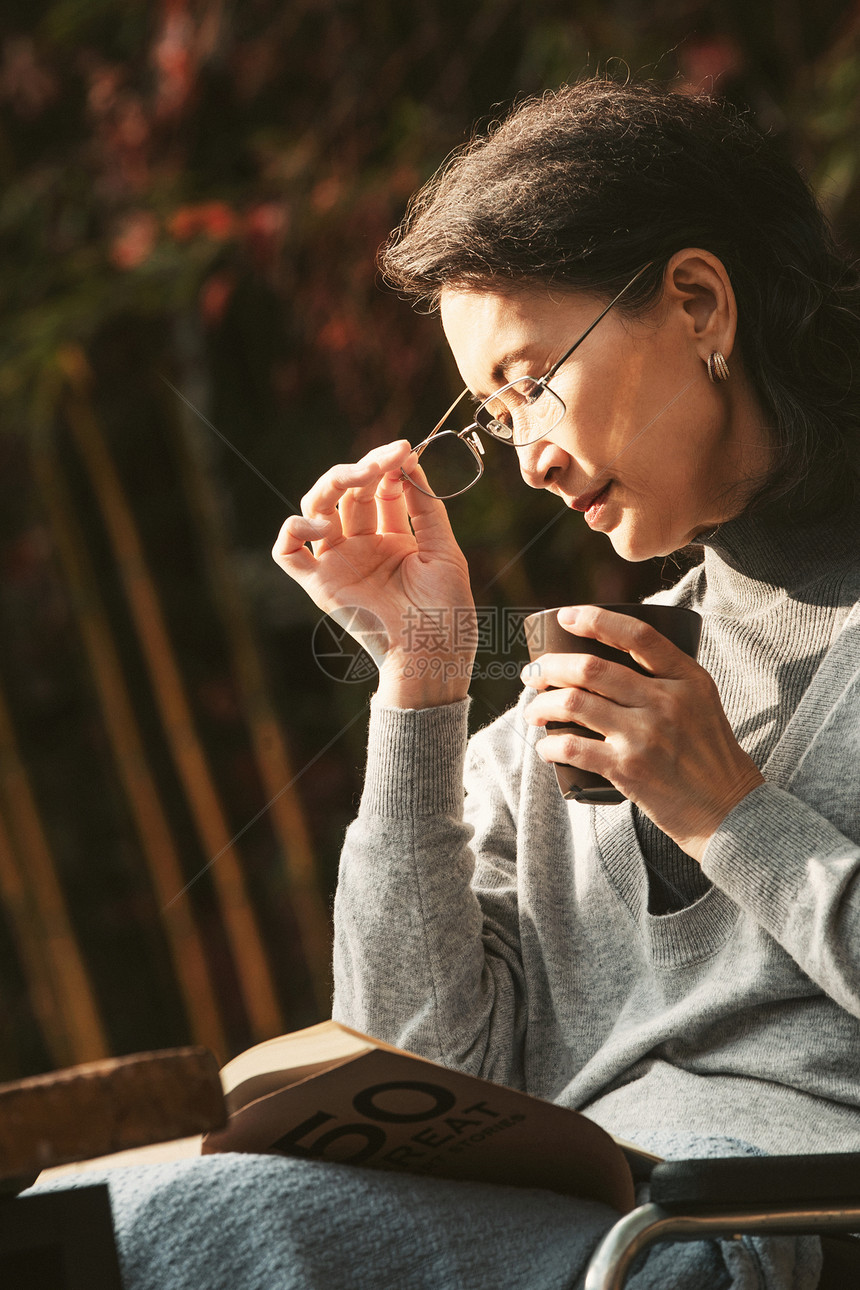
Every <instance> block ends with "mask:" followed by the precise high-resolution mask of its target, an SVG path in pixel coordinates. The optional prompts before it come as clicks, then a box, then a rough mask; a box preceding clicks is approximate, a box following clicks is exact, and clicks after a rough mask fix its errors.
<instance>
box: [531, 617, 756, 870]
mask: <svg viewBox="0 0 860 1290" xmlns="http://www.w3.org/2000/svg"><path fill="white" fill-rule="evenodd" d="M558 618H559V622H560V624H561V625H562V626H563V627H567V628H569V629H570V630H571V631H575V632H576V634H577V636H587V637H590V638H593V639H595V640H600V641H603V642H604V643H605V644H607V645H612V646H614V647H615V648H616V649H622V650H625V651H626V652H627V653H629V654H630V656H631V658H632V659H633V660H634V661H635V662H637V663H638V664H639V665H640V666H641V667H644V668H646V669H647V671H648V672H649V673H650V675H649V676H642V675H640V674H639V673H638V672H634V671H633V670H632V669H631V668H628V667H625V666H624V665H623V664H621V663H610V662H606V661H604V660H603V659H599V658H597V657H595V656H594V655H593V654H544V655H543V656H542V657H541V659H540V660H539V664H540V675H539V676H536V675H534V674H533V670H529V669H526V671H525V672H524V673H523V680H524V681H525V683H526V684H528V685H531V686H534V687H535V688H536V689H537V690H538V691H539V692H540V693H539V694H538V695H537V697H536V698H535V699H534V700H533V701H532V702H531V703H530V704H529V705H528V707H527V708H526V711H525V716H526V720H527V721H529V722H531V723H532V724H533V725H538V726H542V725H545V724H546V722H548V721H562V722H568V723H569V722H575V723H576V724H577V725H582V726H586V727H587V728H588V729H589V730H594V731H596V732H597V733H598V734H601V735H603V736H604V741H603V742H601V741H600V740H597V739H587V738H584V737H582V736H577V735H572V734H563V733H561V734H556V733H554V732H551V733H549V734H548V735H547V736H546V738H545V739H542V740H540V742H539V743H538V744H537V751H538V753H539V754H540V756H542V757H543V759H544V760H545V761H549V762H563V763H567V764H569V765H571V766H578V767H579V768H580V769H581V770H590V771H595V772H596V773H597V774H599V775H603V776H605V777H606V778H607V779H608V780H610V781H611V782H612V783H613V784H614V785H615V787H616V788H618V789H619V790H620V791H621V792H622V793H623V794H624V795H625V797H628V798H629V799H630V800H631V801H632V802H635V804H636V805H637V806H638V807H639V808H640V809H641V810H642V811H644V813H645V814H646V815H647V816H648V817H649V819H651V820H653V822H654V823H655V824H656V825H657V827H658V828H660V829H662V830H663V832H664V833H667V834H668V835H669V837H671V838H673V839H674V841H675V842H677V844H678V846H679V847H681V849H682V850H683V851H685V852H686V853H687V855H690V856H692V857H693V858H694V859H696V860H701V859H702V856H703V855H704V852H705V848H706V846H707V844H708V842H709V840H710V838H711V837H712V836H713V834H714V832H715V831H716V829H717V828H718V827H719V825H720V824H721V823H722V821H723V820H724V819H725V817H726V816H727V815H728V813H729V811H731V810H733V808H734V807H735V806H737V805H738V803H739V802H740V801H742V799H743V798H744V797H746V796H747V794H748V793H750V792H751V791H752V790H753V789H754V788H756V787H757V786H758V785H759V784H762V783H763V782H764V779H763V776H762V774H761V772H760V771H759V769H758V767H757V766H756V765H755V763H754V762H753V761H752V760H751V758H750V757H748V756H747V754H746V753H745V752H744V751H743V749H742V748H741V747H740V745H739V744H738V742H737V740H736V739H735V736H734V734H733V732H732V729H731V726H730V725H729V723H728V720H727V718H726V714H725V713H724V712H723V708H722V704H721V703H720V697H719V694H718V692H717V687H716V685H715V684H714V682H713V679H712V678H711V676H710V675H709V674H708V673H707V672H706V671H705V670H704V668H702V667H700V666H699V664H698V663H696V662H695V661H694V660H693V659H691V658H688V656H687V655H686V654H684V653H683V651H682V650H680V649H678V648H677V646H675V645H673V644H672V643H671V641H668V640H667V639H666V637H665V636H662V635H661V634H660V633H659V632H657V631H656V630H655V629H654V628H653V627H651V626H650V625H649V624H648V623H643V622H640V621H639V620H638V619H636V618H631V617H628V616H627V615H626V614H614V613H612V612H611V611H610V610H607V609H598V608H596V607H595V606H593V605H587V606H584V607H578V608H577V609H575V610H574V609H563V610H561V611H560V612H559V616H558ZM550 687H557V688H554V689H551V688H550Z"/></svg>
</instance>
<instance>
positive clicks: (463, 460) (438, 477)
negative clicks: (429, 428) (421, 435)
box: [412, 430, 482, 500]
mask: <svg viewBox="0 0 860 1290" xmlns="http://www.w3.org/2000/svg"><path fill="white" fill-rule="evenodd" d="M418 464H419V466H420V467H421V470H422V471H423V472H424V477H425V480H426V487H425V486H424V481H422V480H421V479H420V477H419V476H418V475H417V474H416V475H415V476H414V477H413V479H412V482H413V483H414V484H415V486H416V487H417V488H420V489H421V491H422V492H427V493H429V494H430V495H431V496H432V497H439V498H441V499H442V500H444V499H445V498H447V497H456V496H457V495H458V493H465V491H466V489H467V488H471V487H472V485H473V484H476V483H477V482H478V480H479V479H480V478H481V474H482V467H481V462H480V459H479V458H478V456H477V455H476V453H475V452H474V450H473V449H472V448H471V447H470V446H469V444H468V443H466V442H464V440H463V439H461V438H460V436H459V435H457V434H454V433H453V432H452V431H450V430H442V431H440V432H439V433H438V434H435V435H433V437H432V438H430V439H428V440H427V443H426V444H425V445H424V447H423V448H422V449H421V452H420V455H419V458H418Z"/></svg>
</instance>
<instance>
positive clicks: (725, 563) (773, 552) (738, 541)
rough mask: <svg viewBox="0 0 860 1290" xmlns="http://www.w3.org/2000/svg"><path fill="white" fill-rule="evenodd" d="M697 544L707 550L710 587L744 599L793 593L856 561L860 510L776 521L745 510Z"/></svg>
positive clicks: (859, 551) (859, 547)
mask: <svg viewBox="0 0 860 1290" xmlns="http://www.w3.org/2000/svg"><path fill="white" fill-rule="evenodd" d="M699 542H700V544H701V545H702V546H703V547H704V548H705V575H706V578H707V582H708V588H709V590H710V591H718V590H723V591H725V592H730V593H731V594H732V595H733V597H739V598H740V599H746V600H747V601H749V600H750V599H752V600H757V601H761V600H769V599H770V598H771V596H772V595H773V594H784V593H785V592H789V593H793V594H795V595H797V594H798V593H800V592H801V591H802V589H803V588H805V587H807V586H811V585H812V584H814V583H818V582H819V581H820V580H821V579H822V578H825V577H827V576H834V575H838V573H839V572H840V571H841V570H842V569H844V568H845V567H846V565H850V564H853V563H856V562H858V561H860V508H854V509H852V510H851V511H849V512H845V511H843V512H841V514H840V515H839V516H838V517H827V518H825V519H821V520H816V521H813V522H806V523H799V522H793V523H792V522H787V523H786V522H779V523H778V522H775V521H774V520H773V519H772V518H771V517H770V516H767V515H766V514H764V513H752V514H750V513H745V514H743V515H739V516H737V517H736V518H735V519H733V520H728V521H727V522H726V523H725V524H721V525H720V526H719V528H717V529H715V530H714V532H713V533H709V534H705V535H704V536H702V537H701V538H700V539H699ZM744 593H745V594H744ZM801 598H802V597H801Z"/></svg>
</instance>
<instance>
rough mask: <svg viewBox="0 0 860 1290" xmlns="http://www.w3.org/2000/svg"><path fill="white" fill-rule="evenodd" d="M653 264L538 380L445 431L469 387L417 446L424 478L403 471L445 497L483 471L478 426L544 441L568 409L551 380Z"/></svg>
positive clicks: (523, 381) (504, 391) (513, 388)
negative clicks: (552, 387)
mask: <svg viewBox="0 0 860 1290" xmlns="http://www.w3.org/2000/svg"><path fill="white" fill-rule="evenodd" d="M652 263H653V261H649V262H648V264H644V265H643V266H642V268H641V269H639V270H638V271H637V272H636V273H635V274H634V276H633V277H632V278H631V279H630V281H629V282H628V283H627V284H626V285H625V286H623V287H622V288H621V290H620V291H619V292H618V295H617V296H615V297H614V298H613V299H612V300H610V302H609V304H608V305H607V306H606V308H605V309H603V310H602V311H601V312H600V313H599V314H598V315H597V317H596V318H595V319H594V321H593V322H592V323H590V324H589V325H588V327H586V329H585V331H584V332H583V333H582V335H581V336H579V337H578V339H577V340H575V341H574V343H573V344H572V345H571V347H570V349H568V350H566V351H565V352H564V354H562V356H561V358H560V359H559V360H558V361H557V362H556V363H553V365H552V367H551V368H550V369H549V371H548V372H546V373H545V374H544V375H543V376H541V377H539V378H538V379H535V378H534V377H532V376H521V377H520V378H519V379H518V380H516V381H509V382H508V384H507V385H503V386H502V387H501V389H498V390H496V392H495V393H494V394H491V395H490V396H489V398H486V399H483V400H482V401H481V402H479V403H478V404H477V407H476V408H475V411H474V412H473V414H472V417H473V419H472V421H471V422H470V423H469V425H467V426H466V427H465V429H463V430H445V429H443V427H444V425H445V423H446V422H447V420H448V418H449V417H450V416H451V414H452V413H453V412H454V410H455V408H457V407H458V405H459V404H460V403H461V402H462V401H463V399H465V398H466V397H467V396H468V397H473V396H472V395H471V393H470V391H469V390H468V389H466V390H463V391H462V392H461V393H460V394H458V395H457V397H456V399H455V400H454V402H453V403H452V404H451V406H450V408H448V411H447V412H446V413H445V415H444V416H443V417H442V419H441V421H439V423H438V424H437V425H436V426H435V427H434V428H433V429H432V430H431V431H430V433H429V435H428V436H427V438H426V439H424V440H422V442H421V443H419V444H418V446H417V447H416V449H415V451H416V452H417V453H418V458H419V464H420V467H421V474H422V476H423V478H421V479H419V478H417V477H416V475H415V474H411V475H407V474H406V472H405V471H402V472H401V473H402V474H403V476H404V478H405V479H408V480H409V482H410V483H411V484H414V486H415V487H416V488H417V489H418V490H419V491H420V492H422V493H426V494H427V496H428V497H437V498H439V499H440V500H441V501H446V500H447V499H448V498H450V497H459V496H460V494H461V493H465V492H467V490H468V489H470V488H471V487H472V486H473V485H474V484H477V482H478V480H479V479H480V478H481V476H482V475H483V473H484V463H483V461H482V458H483V455H484V446H483V444H482V443H481V440H480V439H479V437H478V433H477V432H478V431H479V430H481V431H483V432H484V433H485V434H488V435H490V437H491V438H493V439H498V440H500V442H502V443H507V444H510V445H511V446H512V447H514V448H521V447H524V446H525V445H526V444H530V443H536V442H537V441H538V439H545V438H546V436H547V435H548V434H549V433H550V432H551V431H552V430H554V429H555V427H556V426H557V425H558V424H559V422H560V421H561V420H562V418H563V417H564V414H565V412H566V411H567V409H566V408H565V405H564V403H563V402H562V400H561V399H560V398H559V396H558V395H557V394H556V392H555V390H552V389H550V386H549V382H550V381H551V380H552V378H553V377H554V376H555V374H556V372H557V371H558V369H559V368H560V367H561V365H562V363H566V362H567V360H568V359H569V358H570V356H571V354H572V353H573V352H574V350H576V349H578V348H579V346H580V345H581V344H582V342H583V341H584V340H585V338H586V337H587V336H590V335H591V333H592V332H593V331H594V329H595V327H596V326H597V324H598V323H599V322H601V320H602V319H604V318H605V317H606V315H607V314H608V313H609V311H610V309H611V308H612V306H613V305H615V304H617V303H618V301H619V300H620V299H621V297H622V296H623V295H624V293H625V292H626V291H629V290H630V288H631V287H632V286H633V284H634V282H638V280H639V279H640V278H641V277H642V274H643V273H645V271H646V270H647V269H650V268H651V265H652ZM428 450H429V451H428Z"/></svg>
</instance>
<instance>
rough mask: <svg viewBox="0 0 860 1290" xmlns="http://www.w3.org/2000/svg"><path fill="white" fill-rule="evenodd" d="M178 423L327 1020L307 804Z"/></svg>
mask: <svg viewBox="0 0 860 1290" xmlns="http://www.w3.org/2000/svg"><path fill="white" fill-rule="evenodd" d="M179 421H180V424H181V425H182V426H184V433H183V434H182V435H181V438H180V445H181V451H180V454H179V455H180V465H181V472H182V478H183V482H184V485H185V491H186V494H187V497H188V500H189V506H190V509H191V512H192V514H193V515H194V517H195V520H196V527H197V531H198V532H199V533H200V535H201V538H202V542H201V545H202V549H203V552H204V553H205V559H206V563H207V566H208V572H209V580H210V585H211V587H212V590H213V595H214V598H215V602H216V604H217V606H218V609H219V611H220V615H221V620H222V622H223V624H224V629H225V632H226V635H227V639H228V641H229V644H230V650H231V654H232V659H233V669H234V673H235V676H236V678H237V681H238V684H239V689H240V692H241V695H242V707H243V711H244V712H245V715H246V718H247V721H248V727H249V731H250V734H251V739H252V743H253V747H254V755H255V758H256V762H257V767H258V770H259V774H260V778H261V780H262V783H263V788H264V790H265V793H266V799H267V801H269V802H270V813H271V817H272V823H273V827H274V830H275V834H276V836H277V838H278V841H279V842H280V847H281V852H282V855H283V857H284V860H285V863H286V867H287V874H288V877H289V880H290V899H291V901H292V903H293V906H294V909H295V913H296V924H297V927H298V934H299V938H300V943H301V949H302V954H303V957H304V960H305V963H306V965H307V968H308V973H309V976H310V979H311V985H312V988H313V991H314V997H315V999H316V1003H317V1006H318V1007H319V1008H320V1010H321V1012H322V1014H323V1015H324V1016H326V1017H327V1016H328V1015H329V1014H330V1012H331V930H330V926H329V918H328V914H327V911H326V907H325V903H324V900H323V897H322V894H321V892H320V888H319V882H318V880H317V869H316V864H315V860H314V854H313V850H312V847H311V841H310V833H309V830H308V826H307V823H306V820H305V816H304V811H303V809H302V803H301V799H300V797H299V795H298V793H297V791H296V789H295V788H294V787H293V780H294V777H295V772H294V771H293V768H292V765H291V761H290V756H289V753H288V751H287V745H286V741H285V739H284V736H283V733H282V730H281V727H280V725H279V723H278V720H277V718H276V716H275V712H274V708H273V706H272V702H271V699H270V697H269V692H268V686H267V684H266V680H265V676H264V672H263V666H262V662H261V659H260V653H259V649H258V647H257V642H256V640H255V638H254V633H253V630H252V627H251V624H250V622H249V619H248V614H247V611H246V609H245V605H244V602H243V600H242V596H241V594H240V592H239V588H238V585H237V581H236V576H235V574H234V572H233V568H232V565H231V562H230V558H229V553H228V548H227V543H226V541H225V537H224V526H223V523H222V520H221V513H220V508H219V506H218V501H217V497H216V495H215V490H214V487H213V484H212V481H211V475H210V473H209V470H208V469H207V466H206V463H205V461H204V460H203V458H202V453H201V452H200V447H199V440H198V439H197V436H196V435H195V434H194V432H193V431H192V429H191V426H190V425H188V424H187V419H186V418H185V417H184V416H182V415H181V414H180V417H179Z"/></svg>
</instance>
